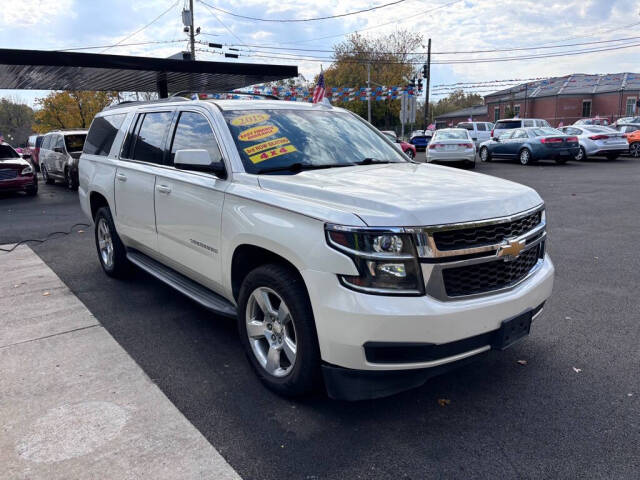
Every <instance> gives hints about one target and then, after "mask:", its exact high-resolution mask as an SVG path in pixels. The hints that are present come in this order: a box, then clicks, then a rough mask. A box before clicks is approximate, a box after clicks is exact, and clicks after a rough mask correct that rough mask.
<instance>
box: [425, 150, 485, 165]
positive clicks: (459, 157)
mask: <svg viewBox="0 0 640 480" xmlns="http://www.w3.org/2000/svg"><path fill="white" fill-rule="evenodd" d="M475 159H476V151H475V149H473V150H464V151H461V152H450V153H449V152H437V153H436V152H433V151H431V150H429V151H428V152H427V162H428V163H431V162H442V163H445V162H474V161H475Z"/></svg>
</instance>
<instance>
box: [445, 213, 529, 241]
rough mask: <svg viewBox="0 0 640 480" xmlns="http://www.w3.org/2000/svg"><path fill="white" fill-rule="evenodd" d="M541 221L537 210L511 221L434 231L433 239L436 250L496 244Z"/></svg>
mask: <svg viewBox="0 0 640 480" xmlns="http://www.w3.org/2000/svg"><path fill="white" fill-rule="evenodd" d="M541 221H542V212H541V211H538V212H535V213H532V214H531V215H527V216H526V217H522V218H519V219H517V220H513V221H511V222H505V223H498V224H495V225H484V226H481V227H472V228H464V229H461V230H442V231H438V232H434V233H433V240H434V241H435V244H436V247H438V250H443V251H446V250H461V249H465V248H474V247H479V246H482V245H491V244H497V243H500V242H502V241H503V240H504V239H505V238H509V237H518V236H520V235H522V234H524V233H526V232H528V231H529V230H531V229H533V228H535V227H536V226H538V225H539V224H540V222H541Z"/></svg>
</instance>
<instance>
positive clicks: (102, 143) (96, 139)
mask: <svg viewBox="0 0 640 480" xmlns="http://www.w3.org/2000/svg"><path fill="white" fill-rule="evenodd" d="M126 116H127V115H126V114H125V113H120V114H118V115H105V116H104V117H96V118H95V119H94V120H93V122H92V123H91V128H90V129H89V135H87V139H86V141H85V142H84V149H83V151H84V153H88V154H90V155H101V156H107V155H109V151H110V150H111V145H113V141H114V140H115V138H116V134H117V133H118V129H119V128H120V126H121V125H122V122H123V121H124V119H125V117H126Z"/></svg>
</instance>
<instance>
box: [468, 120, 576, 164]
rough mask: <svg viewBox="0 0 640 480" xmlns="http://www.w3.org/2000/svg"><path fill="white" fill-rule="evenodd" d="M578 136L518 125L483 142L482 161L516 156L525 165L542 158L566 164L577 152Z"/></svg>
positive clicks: (481, 147)
mask: <svg viewBox="0 0 640 480" xmlns="http://www.w3.org/2000/svg"><path fill="white" fill-rule="evenodd" d="M579 151H580V144H579V143H578V137H576V136H574V135H565V134H564V133H562V132H561V131H560V130H557V129H555V128H550V127H533V128H518V129H516V130H507V131H506V132H504V133H503V134H502V135H500V136H499V137H494V138H492V139H491V140H488V141H486V142H484V143H482V144H481V145H480V160H482V161H483V162H489V161H491V160H492V159H494V158H517V159H518V160H520V163H521V164H522V165H529V164H530V163H532V162H535V161H537V160H543V159H553V160H555V161H556V162H557V163H566V162H567V160H571V159H573V158H575V157H576V155H578V152H579Z"/></svg>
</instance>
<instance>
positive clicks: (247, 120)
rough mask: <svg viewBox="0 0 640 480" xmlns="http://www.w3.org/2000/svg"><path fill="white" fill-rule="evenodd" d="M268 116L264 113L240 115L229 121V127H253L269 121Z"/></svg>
mask: <svg viewBox="0 0 640 480" xmlns="http://www.w3.org/2000/svg"><path fill="white" fill-rule="evenodd" d="M269 118H270V116H269V115H267V114H266V113H251V114H249V115H242V116H241V117H236V118H234V119H233V120H231V125H234V126H236V127H246V126H248V125H255V124H256V123H262V122H266V121H267V120H269Z"/></svg>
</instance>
